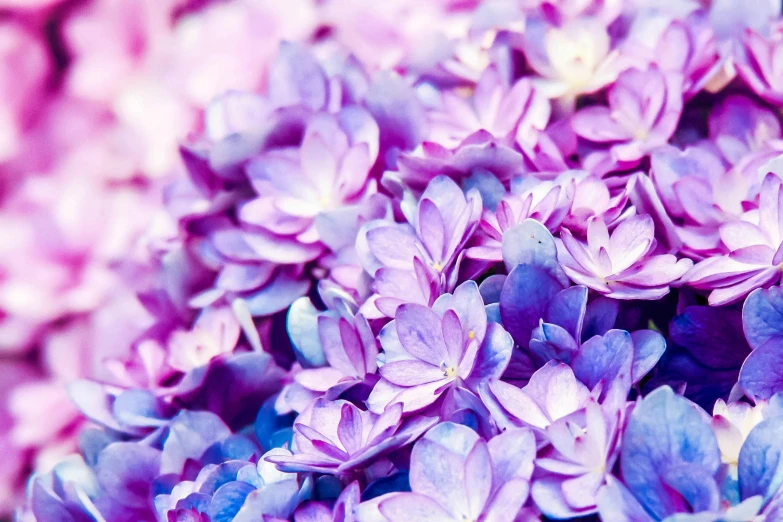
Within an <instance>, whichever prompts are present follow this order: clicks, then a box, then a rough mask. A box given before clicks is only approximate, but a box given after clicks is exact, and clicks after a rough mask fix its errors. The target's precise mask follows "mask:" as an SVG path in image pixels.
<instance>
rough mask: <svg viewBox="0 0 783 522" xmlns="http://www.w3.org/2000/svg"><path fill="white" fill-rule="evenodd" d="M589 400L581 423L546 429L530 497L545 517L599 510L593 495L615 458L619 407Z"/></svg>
mask: <svg viewBox="0 0 783 522" xmlns="http://www.w3.org/2000/svg"><path fill="white" fill-rule="evenodd" d="M613 402H614V401H607V402H606V403H604V404H603V405H599V404H598V403H597V402H596V401H594V400H590V401H589V402H588V403H587V405H586V406H585V410H584V422H583V423H581V424H579V423H575V422H573V421H569V420H567V419H559V420H556V421H555V422H553V423H552V424H550V425H549V426H547V428H546V438H547V440H548V441H549V442H550V444H551V446H549V447H548V448H546V449H544V450H543V452H542V453H541V454H540V455H539V457H538V458H537V459H536V468H537V471H536V475H535V477H536V478H535V480H534V482H533V487H532V489H531V496H532V498H533V501H534V502H535V503H536V505H537V506H538V508H539V509H540V510H541V511H542V512H543V513H544V514H545V515H547V516H549V517H553V518H558V519H563V518H572V517H578V516H584V515H587V514H589V513H595V512H597V511H598V506H597V504H596V503H597V495H598V491H599V490H600V488H601V487H602V486H603V485H604V484H605V481H606V477H607V475H609V474H610V473H611V470H612V468H613V466H614V462H615V460H616V458H617V456H618V454H619V449H620V447H619V442H620V433H621V430H622V428H623V423H624V411H623V409H624V406H625V405H624V398H623V404H613Z"/></svg>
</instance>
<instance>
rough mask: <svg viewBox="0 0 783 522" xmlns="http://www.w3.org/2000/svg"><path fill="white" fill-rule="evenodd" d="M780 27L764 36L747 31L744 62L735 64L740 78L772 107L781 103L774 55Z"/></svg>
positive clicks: (779, 79)
mask: <svg viewBox="0 0 783 522" xmlns="http://www.w3.org/2000/svg"><path fill="white" fill-rule="evenodd" d="M781 42H783V39H781V27H780V26H779V25H776V26H774V27H772V28H771V29H770V34H769V35H767V36H766V37H765V36H762V35H760V34H759V33H758V32H756V31H754V30H752V29H748V30H747V31H746V33H745V35H744V39H743V43H744V45H745V60H739V61H738V62H737V72H738V73H739V75H740V77H742V79H743V80H745V82H746V83H747V84H748V85H749V86H750V88H751V89H753V91H754V92H755V93H756V94H758V95H759V96H760V97H761V98H763V99H764V100H766V101H767V102H769V103H772V104H774V105H780V104H781V103H783V91H781V85H780V82H781V73H780V71H778V70H777V62H776V58H775V57H776V55H777V54H778V53H779V52H780V51H779V50H778V49H779V48H780V46H781Z"/></svg>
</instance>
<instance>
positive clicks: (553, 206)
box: [465, 173, 576, 262]
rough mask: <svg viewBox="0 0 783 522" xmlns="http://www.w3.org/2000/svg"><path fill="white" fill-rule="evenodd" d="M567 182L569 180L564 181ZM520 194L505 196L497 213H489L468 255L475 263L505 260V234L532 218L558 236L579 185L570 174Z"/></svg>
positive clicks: (484, 218)
mask: <svg viewBox="0 0 783 522" xmlns="http://www.w3.org/2000/svg"><path fill="white" fill-rule="evenodd" d="M561 178H565V179H561ZM530 185H532V186H529V187H526V188H525V189H522V191H521V192H520V193H516V194H511V195H508V196H505V197H504V198H503V199H502V200H501V201H500V203H499V204H498V206H497V208H496V209H495V210H494V211H490V210H485V211H484V215H483V217H482V219H481V223H480V226H481V231H482V232H483V235H479V236H478V237H477V239H476V241H474V242H473V244H472V246H470V248H468V249H467V251H466V253H465V255H466V256H467V257H468V258H471V259H477V260H482V261H491V262H498V261H502V260H503V252H502V242H503V234H504V233H505V232H506V231H508V230H510V229H511V228H512V227H514V225H517V224H519V223H522V222H523V221H524V220H526V219H528V218H530V219H534V220H536V221H538V222H540V223H542V224H544V226H546V227H547V228H548V229H549V230H550V231H552V232H556V231H557V230H558V229H559V228H560V225H561V224H562V222H563V220H564V219H565V217H566V215H567V214H568V212H569V211H570V210H571V204H572V202H573V200H574V193H575V191H576V188H575V187H576V181H575V180H574V179H573V178H571V177H570V176H568V175H567V173H566V174H563V175H561V176H559V177H558V179H556V180H555V181H552V182H546V181H537V180H536V181H535V182H534V183H531V184H530Z"/></svg>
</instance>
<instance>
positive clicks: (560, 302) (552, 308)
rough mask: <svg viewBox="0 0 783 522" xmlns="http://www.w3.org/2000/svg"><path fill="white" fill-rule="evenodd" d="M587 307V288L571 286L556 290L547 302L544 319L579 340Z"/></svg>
mask: <svg viewBox="0 0 783 522" xmlns="http://www.w3.org/2000/svg"><path fill="white" fill-rule="evenodd" d="M586 309H587V288H586V287H584V286H581V285H577V286H572V287H570V288H566V289H565V290H563V291H561V292H558V293H557V295H555V297H554V298H553V299H552V300H551V301H550V302H549V305H548V306H547V309H546V315H545V316H544V319H545V320H546V322H547V323H552V324H556V325H558V326H560V327H562V328H565V330H566V331H568V333H569V334H571V337H572V338H574V339H575V340H577V341H578V340H579V339H580V337H581V336H582V322H583V321H584V318H585V311H586Z"/></svg>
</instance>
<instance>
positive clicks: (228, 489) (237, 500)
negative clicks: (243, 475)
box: [207, 482, 256, 522]
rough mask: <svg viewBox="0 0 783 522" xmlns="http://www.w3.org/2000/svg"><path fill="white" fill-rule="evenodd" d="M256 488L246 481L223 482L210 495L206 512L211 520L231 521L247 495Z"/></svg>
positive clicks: (215, 521)
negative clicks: (210, 500) (211, 495)
mask: <svg viewBox="0 0 783 522" xmlns="http://www.w3.org/2000/svg"><path fill="white" fill-rule="evenodd" d="M255 489H256V488H254V487H253V486H251V485H250V484H247V483H246V482H229V483H228V484H224V485H223V486H221V487H220V489H218V490H217V491H216V492H215V495H214V496H213V497H212V504H210V506H209V509H208V510H207V514H208V515H209V520H210V521H211V522H231V521H232V520H233V519H234V516H235V515H236V514H237V513H238V512H239V510H240V509H241V508H242V504H244V503H245V499H246V498H247V496H248V495H249V494H250V493H251V492H253V491H255Z"/></svg>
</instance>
